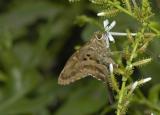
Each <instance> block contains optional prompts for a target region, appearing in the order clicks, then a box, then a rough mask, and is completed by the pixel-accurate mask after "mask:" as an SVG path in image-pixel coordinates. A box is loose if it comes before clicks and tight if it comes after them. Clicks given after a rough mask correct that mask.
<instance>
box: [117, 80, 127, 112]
mask: <svg viewBox="0 0 160 115" xmlns="http://www.w3.org/2000/svg"><path fill="white" fill-rule="evenodd" d="M126 81H127V79H126V78H125V77H123V79H122V87H121V90H120V95H119V100H118V107H117V115H121V109H122V105H121V104H122V101H123V96H124V90H125V86H126Z"/></svg>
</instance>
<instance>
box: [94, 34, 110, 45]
mask: <svg viewBox="0 0 160 115" xmlns="http://www.w3.org/2000/svg"><path fill="white" fill-rule="evenodd" d="M94 36H95V39H96V41H97V42H99V43H100V44H103V45H104V46H106V47H107V48H109V41H108V38H107V37H106V35H105V33H103V32H95V34H94Z"/></svg>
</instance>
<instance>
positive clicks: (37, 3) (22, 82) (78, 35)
mask: <svg viewBox="0 0 160 115" xmlns="http://www.w3.org/2000/svg"><path fill="white" fill-rule="evenodd" d="M151 5H152V7H153V12H154V13H155V15H154V20H155V21H159V22H160V15H159V10H160V2H159V0H152V1H151ZM98 11H99V10H98V8H97V7H96V6H94V5H91V4H90V2H89V1H87V0H86V1H85V0H82V1H81V2H78V3H73V4H72V3H69V2H68V1H67V0H0V115H100V113H103V111H110V109H111V107H110V106H109V105H108V97H107V91H106V89H105V87H104V86H103V84H102V83H101V82H99V81H97V80H95V79H93V78H85V79H83V80H80V81H77V82H76V83H73V84H71V85H68V86H60V85H58V84H57V78H58V75H59V73H60V71H61V70H62V69H63V66H64V64H65V62H66V61H67V59H68V58H69V56H70V55H71V54H72V53H73V52H74V51H75V46H78V45H82V44H83V43H85V41H87V40H88V39H89V37H90V36H91V35H92V34H93V32H94V31H96V30H98V28H97V27H96V26H95V25H94V24H85V25H84V26H79V25H77V24H75V22H76V17H77V16H80V15H84V14H85V15H87V16H90V17H93V18H95V19H96V20H98V21H99V22H100V23H102V20H103V19H102V18H97V17H96V13H97V12H98ZM109 19H110V20H113V19H114V20H116V21H117V23H118V24H117V26H116V28H114V30H115V31H122V32H124V31H125V30H126V29H127V28H129V29H131V30H133V31H136V28H137V27H138V26H139V24H138V22H136V21H135V20H134V19H132V18H131V17H129V16H126V15H125V14H123V13H121V14H119V15H117V16H116V17H113V18H109ZM121 41H123V42H124V41H125V39H122V40H121V39H116V44H115V46H116V50H122V49H123V45H124V44H125V42H124V44H123V43H122V42H121ZM120 42H121V43H120ZM119 43H120V44H119ZM159 48H160V39H159V38H155V39H154V40H153V41H152V43H151V44H150V46H149V48H148V53H147V54H145V57H152V58H153V61H152V62H151V63H150V64H148V65H146V66H143V67H140V68H136V69H135V75H137V76H136V78H135V79H136V80H137V79H141V78H143V77H152V78H153V79H152V81H151V82H150V83H147V84H145V85H144V86H142V87H141V89H142V91H143V93H144V94H145V96H146V97H147V98H148V99H150V100H151V101H153V102H154V103H155V104H158V105H157V106H159V107H160V99H159V92H160V86H159V83H160V50H159ZM113 50H115V48H113ZM142 57H143V56H142ZM151 87H152V89H151ZM149 92H151V93H149ZM153 97H154V98H153ZM138 105H139V106H140V107H141V108H140V109H138V110H137V108H136V107H139V106H138ZM131 107H132V111H131V112H129V114H130V115H135V114H136V115H138V114H139V115H143V113H144V112H145V110H146V109H147V110H148V108H147V107H146V106H143V105H141V104H138V103H137V102H136V104H135V105H134V104H133V105H132V104H131ZM112 113H113V112H112ZM110 114H111V112H110V113H107V115H110Z"/></svg>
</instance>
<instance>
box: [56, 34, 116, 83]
mask: <svg viewBox="0 0 160 115" xmlns="http://www.w3.org/2000/svg"><path fill="white" fill-rule="evenodd" d="M109 63H114V61H113V60H112V58H111V57H110V51H109V48H107V44H106V40H105V38H104V36H103V33H100V32H96V33H94V35H93V37H92V38H91V39H90V41H88V42H87V43H86V44H85V45H84V46H83V47H81V48H80V49H79V50H77V51H76V52H75V53H74V54H73V55H72V56H71V57H70V58H69V60H68V61H67V63H66V65H65V66H64V69H63V70H62V72H61V73H60V76H59V79H58V83H59V84H61V85H66V84H69V83H71V82H74V81H76V80H79V79H81V78H84V77H86V76H93V77H94V78H96V79H98V80H102V81H104V80H105V79H106V77H107V76H108V74H109V72H108V64H109Z"/></svg>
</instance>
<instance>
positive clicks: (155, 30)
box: [109, 1, 160, 35]
mask: <svg viewBox="0 0 160 115" xmlns="http://www.w3.org/2000/svg"><path fill="white" fill-rule="evenodd" d="M109 4H111V5H112V6H114V7H115V8H117V9H119V10H120V11H122V12H124V13H125V14H128V15H129V16H131V17H133V18H136V17H135V16H134V15H133V14H132V12H130V10H126V9H125V8H123V7H121V6H120V5H117V4H115V3H114V2H111V1H109ZM148 27H149V28H150V29H151V30H152V31H153V32H155V33H156V34H158V35H160V31H159V30H157V29H156V28H155V27H153V26H151V25H149V26H148Z"/></svg>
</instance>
